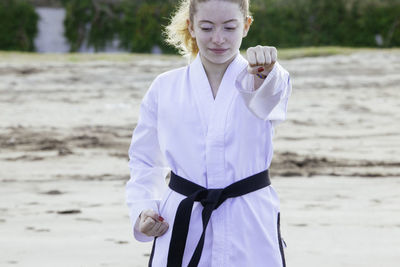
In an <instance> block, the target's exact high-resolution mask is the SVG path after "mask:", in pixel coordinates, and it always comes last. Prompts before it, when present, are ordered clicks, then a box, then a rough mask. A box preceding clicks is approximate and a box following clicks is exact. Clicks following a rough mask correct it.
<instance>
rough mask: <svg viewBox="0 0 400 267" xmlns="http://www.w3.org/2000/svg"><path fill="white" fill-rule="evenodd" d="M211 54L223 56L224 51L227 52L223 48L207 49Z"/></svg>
mask: <svg viewBox="0 0 400 267" xmlns="http://www.w3.org/2000/svg"><path fill="white" fill-rule="evenodd" d="M209 49H210V51H211V52H213V53H215V54H223V53H225V52H226V51H228V49H225V48H209Z"/></svg>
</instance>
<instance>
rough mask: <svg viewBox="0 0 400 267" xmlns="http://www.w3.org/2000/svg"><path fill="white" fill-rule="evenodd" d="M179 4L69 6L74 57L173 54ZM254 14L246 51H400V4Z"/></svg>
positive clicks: (313, 1) (257, 0)
mask: <svg viewBox="0 0 400 267" xmlns="http://www.w3.org/2000/svg"><path fill="white" fill-rule="evenodd" d="M177 2H178V1H172V0H169V1H168V0H146V1H143V0H136V1H131V0H121V1H117V2H114V3H113V1H111V2H110V1H108V2H101V1H98V2H96V1H92V0H64V3H65V6H66V7H67V19H66V23H65V25H66V28H67V37H68V40H69V41H70V43H71V47H72V49H71V51H77V48H78V47H80V46H81V45H82V43H83V40H84V39H85V38H87V40H88V44H89V45H91V46H93V47H95V49H97V50H100V49H102V48H104V46H105V45H106V44H107V43H108V42H112V41H113V40H115V39H117V40H119V41H120V46H121V47H122V48H124V49H127V50H128V51H131V52H150V51H151V49H152V48H153V47H154V46H158V47H160V48H161V49H162V51H163V52H167V53H168V52H173V51H174V49H173V48H171V47H168V46H167V45H166V44H165V43H164V42H163V37H162V29H163V26H165V25H167V23H168V18H169V17H170V15H171V11H173V10H174V8H175V6H176V4H177ZM250 8H251V12H252V15H253V17H254V24H253V25H252V27H251V29H250V32H249V34H248V36H247V37H246V38H245V39H244V40H243V45H242V48H247V47H249V46H254V45H256V44H264V45H273V46H276V47H280V48H282V47H308V46H350V47H360V46H361V47H395V46H400V0H379V1H378V0H347V1H346V0H335V1H332V0H253V1H251V6H250ZM88 25H90V26H88Z"/></svg>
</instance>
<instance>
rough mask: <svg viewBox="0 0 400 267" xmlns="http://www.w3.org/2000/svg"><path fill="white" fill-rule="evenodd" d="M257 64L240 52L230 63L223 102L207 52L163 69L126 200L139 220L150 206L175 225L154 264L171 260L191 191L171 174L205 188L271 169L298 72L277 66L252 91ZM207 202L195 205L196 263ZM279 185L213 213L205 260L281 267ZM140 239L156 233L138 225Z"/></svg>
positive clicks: (143, 123)
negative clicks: (292, 75) (184, 191)
mask: <svg viewBox="0 0 400 267" xmlns="http://www.w3.org/2000/svg"><path fill="white" fill-rule="evenodd" d="M247 65H248V62H247V61H246V60H245V59H244V58H243V57H242V56H241V55H240V54H239V53H238V55H237V56H236V58H235V59H234V60H233V61H232V63H231V64H230V65H229V66H228V68H227V70H226V72H225V74H224V77H223V79H222V82H221V85H220V87H219V89H218V93H217V95H216V98H215V100H214V97H213V95H212V90H211V87H210V84H209V82H208V79H207V76H206V73H205V70H204V68H203V65H202V63H201V58H200V57H199V56H197V58H196V59H195V60H194V61H193V62H192V63H191V64H190V65H188V66H186V67H182V68H179V69H174V70H171V71H168V72H166V73H163V74H161V75H159V76H158V77H157V78H156V79H155V80H154V82H153V83H152V85H151V87H150V89H149V90H148V92H147V93H146V95H145V97H144V99H143V101H142V104H141V107H140V117H139V121H138V124H137V126H136V128H135V130H134V133H133V137H132V143H131V146H130V149H129V156H130V162H129V167H130V170H131V179H130V180H129V181H128V183H127V185H126V201H127V204H128V207H129V210H130V217H131V221H132V226H133V227H134V225H135V224H136V226H137V224H138V220H137V218H138V216H139V214H140V212H141V211H142V210H145V209H149V208H150V209H154V210H155V211H156V212H158V213H159V214H160V215H161V216H162V217H163V218H164V219H165V221H166V222H168V224H169V226H170V227H169V229H168V231H167V232H166V233H165V234H164V235H163V236H160V237H158V238H157V241H156V246H155V251H154V258H153V266H155V267H161V266H163V267H164V266H166V262H167V255H168V248H169V242H170V238H171V232H172V226H173V224H174V217H175V212H176V209H177V206H178V205H179V203H180V201H181V200H182V199H184V198H185V196H183V195H181V194H179V193H176V192H174V191H172V190H171V189H170V188H169V187H167V184H166V182H165V177H166V175H167V173H168V172H169V171H170V170H172V171H173V172H174V173H176V174H177V175H179V176H181V177H184V178H185V179H188V180H190V181H192V182H194V183H196V184H198V185H200V186H203V187H206V188H224V187H226V186H228V185H230V184H232V183H234V182H236V181H238V180H241V179H243V178H247V177H248V176H251V175H253V174H256V173H258V172H261V171H263V170H265V169H268V167H269V166H270V163H271V159H272V154H273V148H272V137H273V128H274V125H276V123H277V122H280V121H283V120H284V119H285V116H286V107H287V101H288V97H289V95H290V93H291V83H290V79H289V74H288V72H287V71H286V70H284V69H283V68H282V66H280V65H279V63H278V62H276V64H275V66H274V68H273V69H272V71H271V72H270V73H269V75H268V77H267V78H266V79H265V81H264V82H263V84H262V85H261V87H260V88H258V89H257V90H254V89H253V86H254V85H253V82H254V80H253V79H254V78H253V75H250V74H248V73H247ZM202 209H203V206H202V205H201V204H200V203H198V202H196V203H195V204H194V206H193V211H192V217H191V220H190V226H189V234H188V238H187V242H186V248H185V253H184V258H183V266H187V265H188V263H189V260H190V258H191V257H192V254H193V251H194V249H195V247H196V245H197V242H198V240H199V238H200V235H201V232H202V219H201V211H202ZM278 212H279V199H278V196H277V194H276V192H275V190H274V189H273V187H272V186H268V187H265V188H262V189H260V190H257V191H254V192H252V193H249V194H247V195H243V196H240V197H236V198H230V199H227V200H226V201H225V202H224V203H223V204H222V205H221V206H220V207H219V208H218V209H216V210H214V212H213V214H212V216H211V219H210V223H209V224H208V228H207V231H206V236H205V243H204V249H203V252H202V256H201V259H200V263H199V266H202V267H206V266H207V267H209V266H214V267H221V266H222V267H225V266H233V267H235V266H237V267H243V266H246V267H253V266H254V267H260V266H267V267H281V266H283V263H282V261H283V260H282V258H281V251H280V246H279V241H278V229H277V219H278V218H277V216H278ZM134 236H135V238H136V239H137V240H139V241H152V240H153V238H152V237H147V236H145V235H144V234H142V233H140V232H138V231H137V230H134Z"/></svg>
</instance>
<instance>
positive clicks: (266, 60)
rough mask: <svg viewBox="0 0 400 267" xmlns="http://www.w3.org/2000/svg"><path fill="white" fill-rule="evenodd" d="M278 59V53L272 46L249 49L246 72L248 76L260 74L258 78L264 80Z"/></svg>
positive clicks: (258, 46)
mask: <svg viewBox="0 0 400 267" xmlns="http://www.w3.org/2000/svg"><path fill="white" fill-rule="evenodd" d="M277 58H278V52H277V50H276V48H275V47H273V46H261V45H257V46H256V47H250V48H248V49H247V61H248V62H249V66H248V67H247V71H248V72H249V73H250V74H254V75H256V74H260V75H259V76H258V77H260V78H262V77H263V78H265V77H266V76H267V75H268V73H269V72H270V71H271V70H272V68H273V67H274V64H275V62H276V60H277Z"/></svg>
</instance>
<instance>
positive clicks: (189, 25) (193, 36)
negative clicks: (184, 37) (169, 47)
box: [186, 19, 196, 38]
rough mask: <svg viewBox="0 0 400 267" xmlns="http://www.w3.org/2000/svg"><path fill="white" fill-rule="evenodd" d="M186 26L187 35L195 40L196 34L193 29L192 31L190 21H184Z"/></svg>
mask: <svg viewBox="0 0 400 267" xmlns="http://www.w3.org/2000/svg"><path fill="white" fill-rule="evenodd" d="M186 24H187V27H188V30H189V33H190V35H191V36H192V38H196V34H195V33H194V29H193V23H192V22H191V21H190V19H187V20H186Z"/></svg>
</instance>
